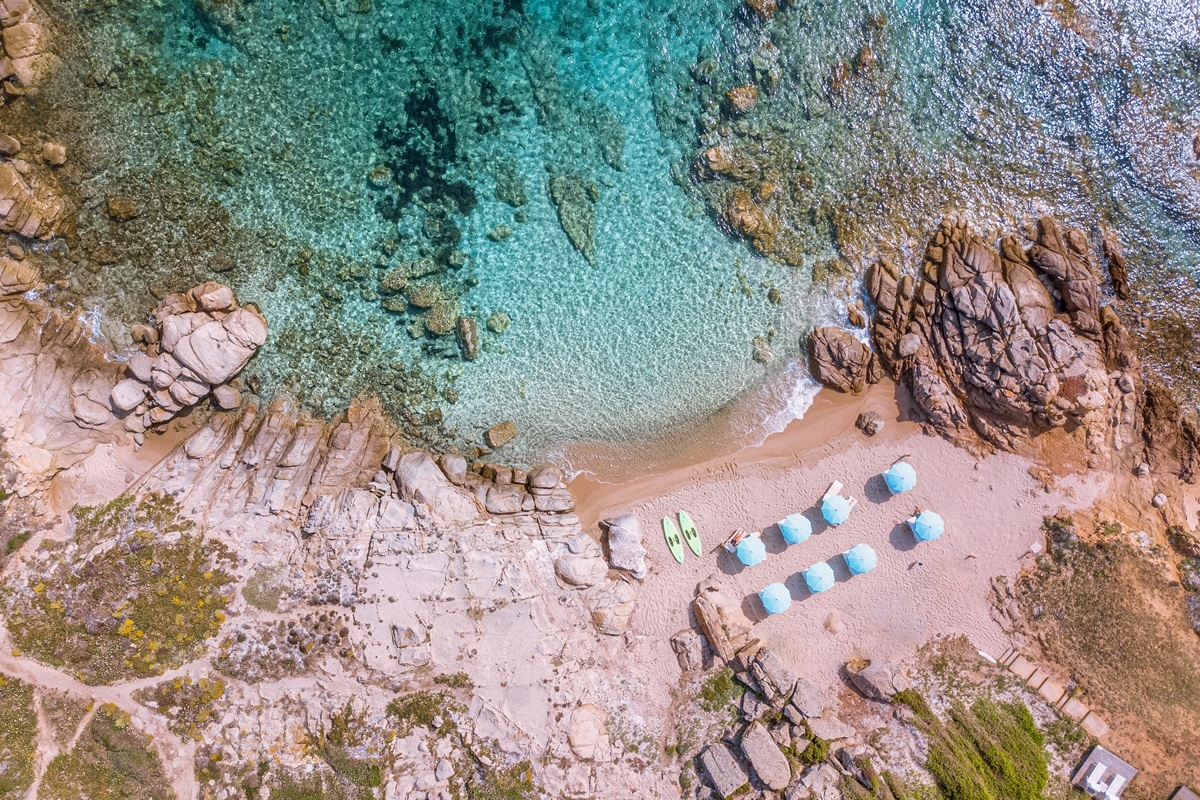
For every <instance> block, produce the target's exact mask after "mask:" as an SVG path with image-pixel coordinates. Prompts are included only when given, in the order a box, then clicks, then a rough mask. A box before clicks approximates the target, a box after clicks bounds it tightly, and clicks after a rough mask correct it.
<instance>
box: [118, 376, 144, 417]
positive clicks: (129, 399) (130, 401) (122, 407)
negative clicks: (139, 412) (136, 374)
mask: <svg viewBox="0 0 1200 800" xmlns="http://www.w3.org/2000/svg"><path fill="white" fill-rule="evenodd" d="M146 391H147V390H146V384H144V383H142V382H141V381H137V380H134V379H133V378H126V379H125V380H123V381H121V382H120V383H118V384H117V385H116V386H114V387H113V390H112V394H110V395H109V401H110V402H111V403H112V407H113V409H114V410H116V411H120V412H128V411H133V410H134V409H135V408H137V407H138V406H140V405H141V404H142V401H143V400H145V399H146Z"/></svg>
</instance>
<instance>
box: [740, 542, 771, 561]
mask: <svg viewBox="0 0 1200 800" xmlns="http://www.w3.org/2000/svg"><path fill="white" fill-rule="evenodd" d="M737 557H738V561H741V562H742V563H743V564H745V565H746V566H747V567H753V566H754V565H755V564H761V563H762V562H763V561H764V560H766V557H767V548H766V547H765V546H764V545H763V543H762V539H759V538H758V537H757V536H747V537H746V538H745V539H742V540H741V541H740V542H738V546H737Z"/></svg>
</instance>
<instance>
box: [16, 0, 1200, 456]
mask: <svg viewBox="0 0 1200 800" xmlns="http://www.w3.org/2000/svg"><path fill="white" fill-rule="evenodd" d="M46 6H47V9H48V10H49V11H50V12H51V13H52V14H54V15H55V17H56V18H57V19H58V20H59V28H60V30H59V34H60V42H64V43H67V44H65V45H64V47H63V48H62V56H63V63H62V65H61V67H60V69H59V71H58V73H57V74H56V78H55V80H54V82H53V85H52V86H50V87H47V89H46V90H45V91H43V92H42V93H41V95H39V97H37V98H34V99H32V100H31V102H32V103H33V104H35V105H36V106H37V107H38V109H39V111H40V113H42V115H43V119H44V120H45V122H44V123H43V124H45V125H47V126H48V127H50V128H51V129H52V130H54V131H55V132H56V134H57V135H60V137H61V138H63V139H64V140H65V141H67V142H68V144H69V145H70V146H71V148H72V150H73V152H74V153H76V154H77V155H76V161H75V164H76V171H75V172H74V173H73V174H72V176H71V177H70V180H73V181H74V186H73V188H74V189H75V190H76V191H77V192H78V196H79V198H80V202H81V211H80V214H79V224H78V234H77V236H76V237H75V238H74V239H73V240H72V241H71V242H70V244H71V246H72V248H73V250H74V252H75V253H76V256H77V257H76V258H75V259H74V260H70V261H64V267H63V269H64V271H65V272H67V273H69V277H70V278H71V279H72V281H73V283H74V285H75V289H74V291H76V292H77V293H78V294H79V297H80V300H81V301H82V302H83V303H85V304H86V305H87V306H89V307H95V308H98V309H100V310H101V311H102V312H103V313H104V315H105V318H106V319H107V320H108V321H109V323H110V324H109V326H108V329H109V331H110V334H111V336H112V338H113V339H114V340H115V341H116V342H117V344H118V345H120V344H121V343H122V336H123V334H122V333H121V331H122V330H123V325H124V323H125V322H127V321H128V320H130V319H136V318H138V317H140V316H142V315H144V314H145V313H147V311H148V310H149V309H150V308H152V307H153V305H154V303H155V297H154V293H156V292H157V293H159V294H161V292H163V291H168V290H175V289H181V288H186V287H187V286H189V285H191V284H193V283H194V282H196V281H199V280H204V279H209V278H216V279H219V280H222V281H225V282H228V283H230V284H231V285H233V286H234V287H235V289H236V290H237V292H238V294H239V296H240V297H241V298H243V299H244V300H248V301H253V302H256V303H258V304H259V305H260V306H261V307H262V308H263V310H264V311H265V313H266V315H267V317H268V319H269V321H270V324H271V339H270V341H269V343H268V345H267V347H266V348H265V349H264V350H263V352H261V353H260V354H259V356H258V357H257V358H256V361H255V363H254V364H253V365H252V368H251V372H252V377H251V384H252V386H253V387H254V388H257V389H258V390H259V391H260V393H261V394H263V395H264V396H267V397H270V396H274V395H275V394H277V393H281V392H283V393H289V394H292V395H295V396H297V397H299V398H300V399H301V400H302V401H303V402H304V403H306V404H307V405H308V406H309V407H310V408H312V409H314V410H316V411H320V412H324V413H334V412H336V411H338V410H339V409H340V408H343V407H344V406H345V405H346V403H348V402H349V400H350V399H351V398H352V397H353V396H354V395H355V394H358V393H361V392H373V393H378V394H379V395H380V396H381V397H383V399H384V400H385V403H386V404H387V405H388V407H389V409H390V410H391V411H392V412H393V413H394V414H395V415H396V417H397V419H399V420H400V421H401V423H402V425H403V426H404V427H405V429H406V430H407V431H408V432H409V433H410V435H412V436H413V437H414V438H416V439H418V440H425V441H429V442H446V441H449V442H451V443H457V444H458V445H459V446H462V447H465V448H469V447H470V446H471V445H474V444H476V443H478V442H479V437H480V434H481V432H482V430H484V429H485V428H487V427H489V426H490V425H493V424H495V423H497V422H500V421H503V420H507V419H512V420H513V421H515V423H516V425H517V428H518V430H519V431H520V436H519V437H518V439H517V440H516V441H515V442H514V443H513V444H512V445H510V448H511V452H509V453H508V454H507V457H508V458H510V459H512V460H521V459H527V460H534V459H538V458H542V457H545V456H546V455H547V454H560V455H561V454H562V453H564V452H565V451H566V450H568V449H569V448H570V447H571V446H572V445H575V444H578V443H581V442H582V443H589V442H594V443H601V444H604V445H616V446H617V451H620V452H623V453H625V454H626V455H624V456H621V457H620V458H626V459H629V460H634V459H645V458H649V457H650V456H648V455H647V454H648V453H655V452H657V453H662V452H665V451H664V450H663V449H662V446H663V444H664V443H667V445H670V444H671V443H673V442H678V441H679V439H680V437H685V436H687V435H690V434H692V433H694V432H695V431H696V430H698V429H700V428H701V427H703V425H704V423H705V422H706V421H707V420H709V419H710V418H712V417H713V415H714V414H717V413H718V412H720V411H721V410H723V409H724V410H727V411H728V409H730V408H731V407H735V408H736V412H735V413H731V414H727V415H726V418H727V419H729V420H730V422H729V430H727V431H725V432H724V434H722V435H724V436H727V437H728V438H729V439H730V446H733V445H735V444H737V443H739V442H747V441H754V440H757V439H760V438H761V437H762V436H764V435H765V434H766V433H768V432H770V431H771V430H774V429H777V428H779V427H780V426H782V425H783V424H784V423H785V422H786V421H787V420H788V419H791V418H793V417H794V416H795V415H797V414H799V413H802V411H803V409H804V408H805V407H806V403H807V399H808V398H809V397H810V396H811V394H812V389H813V385H812V382H811V380H809V378H808V377H807V372H806V370H805V367H804V364H803V336H804V333H805V331H806V330H807V329H808V328H809V327H810V326H811V325H812V324H813V323H814V322H832V323H836V324H846V318H847V317H846V304H847V302H849V301H853V299H854V298H855V297H856V291H857V290H856V286H855V282H854V276H855V275H858V274H861V271H862V270H863V269H864V268H865V267H866V266H867V265H868V264H869V263H870V262H871V260H872V259H873V258H875V257H877V255H878V253H880V252H887V253H889V254H892V255H895V256H898V257H900V258H902V259H908V260H910V261H911V260H912V259H914V258H916V257H918V255H919V253H920V251H921V248H922V241H921V237H922V236H923V235H924V234H925V233H927V232H928V231H929V230H930V229H931V227H932V226H934V225H935V224H936V223H937V221H938V220H939V219H940V218H941V216H942V215H943V214H944V213H946V212H947V211H951V210H957V209H964V210H967V211H968V212H969V213H970V214H971V215H972V216H973V218H974V219H975V220H976V222H977V224H978V225H979V226H980V227H981V228H983V229H985V230H995V231H999V230H1000V229H1002V228H1006V227H1009V228H1011V227H1020V226H1022V225H1024V224H1027V223H1028V221H1029V220H1030V219H1031V218H1032V217H1033V216H1034V215H1036V214H1038V213H1041V212H1042V211H1053V212H1054V213H1055V214H1057V215H1059V216H1060V217H1062V218H1064V219H1066V220H1068V221H1069V222H1071V223H1073V224H1077V225H1080V226H1082V227H1084V228H1085V229H1086V230H1088V231H1090V232H1092V233H1093V235H1095V236H1097V237H1098V236H1099V235H1100V232H1101V231H1103V230H1109V231H1114V232H1116V233H1117V234H1118V235H1119V236H1120V238H1121V239H1122V241H1123V242H1125V245H1126V248H1127V250H1128V251H1129V254H1130V256H1131V261H1132V268H1133V273H1134V274H1133V279H1134V283H1135V287H1136V288H1137V289H1138V292H1139V297H1140V298H1141V300H1140V301H1139V303H1138V307H1137V308H1136V309H1134V310H1133V311H1134V314H1133V316H1135V317H1136V318H1137V319H1138V320H1139V321H1140V323H1141V326H1142V327H1141V328H1140V330H1142V331H1143V332H1145V333H1147V335H1148V338H1150V339H1151V340H1157V341H1167V339H1168V338H1169V337H1163V336H1161V335H1158V334H1161V332H1162V331H1164V330H1169V331H1171V332H1172V336H1174V337H1176V339H1177V338H1178V337H1185V338H1186V337H1190V331H1191V330H1192V323H1193V319H1192V317H1193V316H1194V315H1195V314H1197V313H1198V312H1197V310H1198V309H1200V302H1195V303H1194V302H1191V301H1192V300H1193V299H1195V297H1196V296H1197V294H1198V293H1197V292H1196V289H1195V283H1194V281H1193V280H1192V278H1191V275H1192V274H1194V273H1195V271H1196V270H1197V269H1198V268H1200V257H1198V256H1197V252H1198V249H1197V244H1198V243H1200V161H1198V160H1197V159H1198V158H1200V153H1193V138H1194V137H1195V136H1196V135H1197V134H1198V133H1200V104H1198V103H1197V102H1196V98H1197V97H1200V10H1198V8H1197V6H1196V4H1195V3H1188V2H1150V3H1146V2H1089V1H1087V0H1081V1H1080V2H1073V3H1063V2H1054V1H1053V0H1045V1H1044V2H1038V3H1035V2H1032V0H1002V1H1001V2H974V1H970V0H957V1H953V2H952V1H950V0H895V2H879V1H878V0H874V1H871V0H865V1H864V0H855V1H854V2H844V3H825V2H808V1H806V0H797V2H793V3H790V4H785V5H784V6H783V8H782V9H781V10H780V11H779V12H778V13H776V14H775V15H774V16H773V17H772V18H771V19H769V20H762V19H760V18H758V17H756V16H755V15H754V14H752V13H750V12H749V11H748V10H747V9H746V8H744V7H743V6H742V5H741V4H740V3H737V2H732V1H731V0H680V1H679V2H667V1H666V0H561V1H559V2H554V1H553V0H496V2H465V3H459V4H446V3H441V2H433V1H432V0H406V1H405V2H401V1H400V0H154V1H151V0H144V1H140V0H127V1H126V2H115V1H114V0H47V2H46ZM744 83H755V84H756V85H758V87H759V103H758V106H757V107H756V108H755V109H754V110H753V111H752V112H750V113H749V114H747V115H745V116H743V117H739V118H736V119H732V118H730V117H729V113H728V109H727V108H723V107H722V105H721V103H720V97H721V95H722V94H723V92H724V91H725V90H726V89H728V88H731V87H732V86H734V85H738V84H744ZM712 144H730V145H734V146H737V147H738V148H741V149H742V150H744V151H746V152H750V153H752V154H755V157H756V158H760V159H761V160H762V161H763V163H769V164H770V165H771V167H772V169H776V170H778V172H779V174H780V176H781V178H782V179H783V180H792V179H793V178H795V177H796V176H803V185H804V190H803V193H802V194H803V196H801V193H800V192H799V191H798V192H797V195H796V197H797V199H796V201H795V203H794V204H793V205H792V206H789V207H788V209H789V211H788V213H789V216H788V217H787V220H786V223H787V225H788V226H789V229H790V230H791V231H792V232H793V233H794V234H795V239H796V241H798V242H800V243H801V248H800V250H801V252H802V258H796V257H795V254H793V256H792V257H791V258H789V259H788V260H789V261H791V262H792V263H782V261H780V260H778V259H771V258H766V257H763V256H762V255H759V254H757V253H756V252H755V251H754V250H753V249H752V248H751V247H750V246H748V245H747V244H745V243H743V242H740V241H738V240H736V239H735V238H732V237H730V236H729V235H727V233H726V232H725V231H724V230H723V228H722V225H721V224H720V221H719V220H718V219H717V216H718V215H717V213H716V211H715V210H716V209H718V208H719V207H720V198H719V197H718V196H717V195H716V194H715V193H714V192H715V190H714V188H713V185H712V184H711V183H708V182H706V181H704V180H703V179H702V178H701V177H700V176H699V175H698V174H697V172H696V170H695V169H694V168H693V165H694V163H695V161H696V159H697V156H698V154H699V153H700V152H701V151H702V150H703V148H704V147H706V146H709V145H712ZM1196 147H1197V148H1200V144H1197V145H1196ZM114 195H119V196H122V197H125V198H129V199H132V200H133V201H134V202H135V204H136V205H137V207H138V208H139V210H140V211H141V213H140V215H139V216H138V217H137V218H135V219H133V220H129V221H117V220H114V219H112V218H111V217H110V216H109V215H108V214H107V213H106V202H107V199H108V198H109V197H112V196H114ZM572 236H574V241H573V239H572ZM831 259H840V261H839V263H841V264H843V265H844V267H845V268H846V271H847V272H848V273H849V275H848V277H846V278H844V279H842V280H835V281H833V282H832V283H830V282H826V281H822V282H820V283H818V284H817V285H814V284H813V278H812V268H813V265H814V264H815V263H818V262H821V263H829V262H830V260H831ZM397 268H400V269H401V270H402V272H403V274H405V275H406V276H407V277H408V284H406V289H405V291H406V292H408V293H410V294H411V295H412V296H411V297H409V296H408V295H405V294H396V293H393V294H388V293H387V291H386V289H383V288H381V281H382V280H383V279H384V278H385V276H387V275H389V274H392V273H393V270H396V269H397ZM417 290H420V291H417ZM431 300H432V301H436V303H441V304H443V305H441V306H438V305H435V306H434V308H435V309H437V313H440V314H443V315H445V314H449V315H450V319H451V320H453V318H454V316H457V315H459V314H461V315H464V316H468V317H471V318H472V319H474V320H475V322H476V325H477V327H478V329H479V331H480V340H481V351H480V354H479V356H478V358H476V359H474V360H465V359H463V358H462V356H461V353H460V348H459V345H458V344H457V343H456V340H455V337H454V335H452V334H451V335H445V336H434V335H431V334H429V333H427V330H428V328H429V327H430V325H433V324H434V323H432V322H430V321H429V315H433V314H434V313H435V312H434V311H429V312H426V311H425V310H424V308H423V305H424V304H427V303H429V302H430V301H431ZM412 301H417V302H412ZM498 312H502V314H503V315H506V316H507V318H508V321H509V324H508V326H507V328H506V329H505V330H503V332H499V333H496V332H492V331H491V330H489V329H488V325H487V323H488V321H489V320H492V321H493V323H494V327H497V328H502V327H503V324H502V323H501V322H500V317H499V316H496V315H497V314H498ZM1156 332H1157V333H1156ZM756 339H757V342H756ZM756 345H757V352H758V354H759V356H760V358H759V359H758V360H756V359H755V358H754V357H753V356H754V354H755V352H756ZM1190 352H1191V351H1190V338H1187V339H1186V342H1184V343H1183V345H1182V349H1180V346H1177V343H1175V340H1172V343H1171V344H1170V345H1167V344H1164V345H1162V346H1161V347H1159V349H1158V350H1154V349H1151V353H1150V355H1151V357H1150V361H1151V362H1152V364H1153V365H1155V366H1156V367H1157V368H1158V369H1160V371H1161V372H1162V373H1163V374H1164V375H1166V376H1168V377H1174V378H1176V379H1185V380H1187V381H1189V382H1190V384H1191V385H1200V383H1198V382H1196V381H1194V380H1193V379H1194V378H1195V376H1194V375H1192V374H1191V372H1190V370H1192V369H1194V366H1193V365H1192V364H1191V358H1190ZM1181 353H1182V355H1181ZM668 449H669V447H668ZM605 452H606V453H612V452H614V450H613V449H612V448H605ZM571 466H573V467H576V468H591V467H596V466H600V465H598V464H589V463H583V462H581V461H578V460H577V461H576V463H573V464H572V465H571Z"/></svg>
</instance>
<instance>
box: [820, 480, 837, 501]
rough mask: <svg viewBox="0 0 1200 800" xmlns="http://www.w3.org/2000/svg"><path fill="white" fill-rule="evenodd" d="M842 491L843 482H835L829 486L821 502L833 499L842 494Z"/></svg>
mask: <svg viewBox="0 0 1200 800" xmlns="http://www.w3.org/2000/svg"><path fill="white" fill-rule="evenodd" d="M841 491H842V482H841V481H834V482H833V483H831V484H829V488H828V489H826V490H825V494H823V495H821V501H822V502H824V501H825V500H828V499H829V498H831V497H833V496H834V495H835V494H841Z"/></svg>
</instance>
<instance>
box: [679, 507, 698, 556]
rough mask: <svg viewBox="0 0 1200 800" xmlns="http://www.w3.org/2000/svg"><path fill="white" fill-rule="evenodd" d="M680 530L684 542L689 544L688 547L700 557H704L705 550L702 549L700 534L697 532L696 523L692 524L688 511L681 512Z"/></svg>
mask: <svg viewBox="0 0 1200 800" xmlns="http://www.w3.org/2000/svg"><path fill="white" fill-rule="evenodd" d="M679 530H680V532H681V533H683V540H684V541H685V542H687V546H688V547H690V548H692V552H693V553H695V554H696V555H698V556H699V555H703V554H704V550H703V549H701V547H700V534H699V533H697V532H696V523H694V522H692V518H691V517H690V516H688V513H687V512H686V511H680V512H679Z"/></svg>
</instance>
